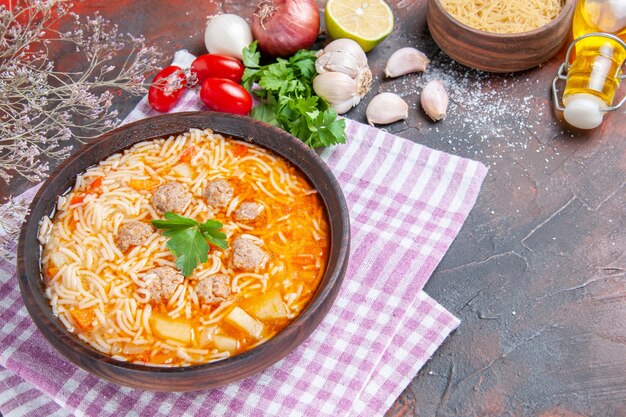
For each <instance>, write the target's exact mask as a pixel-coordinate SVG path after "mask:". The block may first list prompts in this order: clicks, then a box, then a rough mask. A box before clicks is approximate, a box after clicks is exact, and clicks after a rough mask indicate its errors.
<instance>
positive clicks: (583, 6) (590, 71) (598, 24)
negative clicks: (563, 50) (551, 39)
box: [554, 0, 626, 129]
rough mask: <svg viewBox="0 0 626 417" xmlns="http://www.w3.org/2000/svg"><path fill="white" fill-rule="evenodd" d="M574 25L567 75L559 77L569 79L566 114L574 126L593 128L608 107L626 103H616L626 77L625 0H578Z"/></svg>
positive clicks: (566, 118) (565, 97)
mask: <svg viewBox="0 0 626 417" xmlns="http://www.w3.org/2000/svg"><path fill="white" fill-rule="evenodd" d="M572 28H573V34H574V42H573V43H572V45H571V46H570V50H569V51H568V56H567V57H566V61H565V63H564V64H565V66H566V68H565V71H564V72H565V73H566V74H564V75H565V77H562V76H561V77H560V78H566V80H567V83H566V86H565V91H564V93H563V104H564V108H563V109H562V110H563V111H564V114H563V115H564V117H565V120H566V121H567V122H568V123H569V124H571V125H572V126H575V127H578V128H581V129H593V128H595V127H598V126H599V125H600V124H601V123H602V119H603V117H604V114H605V113H606V112H607V111H611V110H615V109H616V108H619V106H621V105H622V104H623V103H624V101H623V100H622V102H620V103H619V104H618V105H617V106H613V100H614V99H615V96H616V93H617V90H618V87H619V83H620V80H621V79H623V78H624V75H623V74H622V65H623V64H624V61H625V60H626V0H579V1H578V4H577V5H576V10H575V12H574V21H573V24H572ZM574 53H575V58H574V60H573V61H571V60H570V54H572V55H573V54H574ZM570 62H571V64H570ZM562 69H563V67H562ZM560 72H561V71H560ZM555 85H556V84H554V86H555ZM557 103H558V101H557Z"/></svg>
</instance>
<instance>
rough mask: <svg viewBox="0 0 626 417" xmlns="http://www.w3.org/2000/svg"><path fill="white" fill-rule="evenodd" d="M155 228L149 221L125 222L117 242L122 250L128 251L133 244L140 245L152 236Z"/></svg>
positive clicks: (116, 239)
mask: <svg viewBox="0 0 626 417" xmlns="http://www.w3.org/2000/svg"><path fill="white" fill-rule="evenodd" d="M152 232H154V228H153V227H152V226H151V225H149V224H148V223H144V222H140V221H132V222H128V223H126V224H123V225H122V226H121V227H120V229H119V231H118V232H117V237H116V238H115V243H117V247H118V248H120V250H121V251H122V252H126V251H127V250H128V249H129V248H130V247H132V246H139V245H141V244H142V243H143V242H145V241H146V239H148V237H150V235H151V234H152Z"/></svg>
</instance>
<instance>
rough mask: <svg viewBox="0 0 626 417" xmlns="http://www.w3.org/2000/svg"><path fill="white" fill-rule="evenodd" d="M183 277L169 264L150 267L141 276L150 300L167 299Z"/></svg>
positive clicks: (181, 281)
mask: <svg viewBox="0 0 626 417" xmlns="http://www.w3.org/2000/svg"><path fill="white" fill-rule="evenodd" d="M183 279H184V277H183V276H182V274H181V273H180V272H178V271H177V270H175V269H174V268H172V267H171V266H160V267H158V268H154V269H151V270H150V271H148V272H146V274H145V275H144V276H143V280H144V281H145V283H146V288H148V291H150V299H151V300H152V301H168V300H169V299H170V298H171V297H172V295H174V291H176V287H177V286H178V285H179V284H182V283H183Z"/></svg>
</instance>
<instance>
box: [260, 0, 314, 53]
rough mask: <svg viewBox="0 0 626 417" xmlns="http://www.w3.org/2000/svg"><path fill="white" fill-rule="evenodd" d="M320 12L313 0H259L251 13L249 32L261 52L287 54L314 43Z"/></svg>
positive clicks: (306, 47)
mask: <svg viewBox="0 0 626 417" xmlns="http://www.w3.org/2000/svg"><path fill="white" fill-rule="evenodd" d="M319 31H320V14H319V10H318V9H317V3H316V2H315V0H262V1H261V2H260V3H259V5H258V6H257V8H256V10H255V12H254V15H253V16H252V34H253V35H254V38H255V39H256V40H258V41H259V47H260V48H261V51H263V53H265V54H267V55H270V56H273V57H283V58H284V57H288V56H291V55H293V54H295V53H296V52H297V51H298V50H300V49H308V48H310V47H311V45H313V43H315V40H316V39H317V35H318V33H319Z"/></svg>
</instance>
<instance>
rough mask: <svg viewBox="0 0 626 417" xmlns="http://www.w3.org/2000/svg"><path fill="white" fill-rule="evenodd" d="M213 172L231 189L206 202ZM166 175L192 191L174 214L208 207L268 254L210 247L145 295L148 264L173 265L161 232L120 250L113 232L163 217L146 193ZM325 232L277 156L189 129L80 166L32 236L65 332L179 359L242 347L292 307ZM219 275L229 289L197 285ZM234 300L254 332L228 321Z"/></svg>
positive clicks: (320, 260)
mask: <svg viewBox="0 0 626 417" xmlns="http://www.w3.org/2000/svg"><path fill="white" fill-rule="evenodd" d="M190 150H191V151H190ZM190 154H191V155H190ZM181 155H190V156H189V157H187V159H185V160H183V157H182V156H181ZM220 179H226V180H227V181H228V182H229V184H230V185H231V186H232V188H233V190H234V194H233V196H232V198H231V199H230V200H229V201H228V204H227V205H226V206H224V207H223V208H216V207H213V206H211V205H210V204H208V203H207V200H205V197H204V192H205V189H206V187H207V184H209V182H210V181H215V180H220ZM168 181H175V182H176V183H178V184H181V185H182V186H183V187H185V189H186V190H187V191H188V192H189V193H190V195H191V201H190V202H189V204H188V205H187V206H186V207H185V208H184V210H183V209H181V212H180V214H181V215H183V216H187V217H191V218H194V219H196V220H197V221H199V222H204V221H206V220H208V219H215V220H217V221H219V222H221V223H222V224H223V229H222V230H223V231H224V233H226V235H227V240H228V242H229V246H232V243H233V241H234V240H235V239H236V238H241V239H245V240H246V241H248V242H252V243H253V244H254V245H257V246H258V247H260V248H262V249H263V250H264V251H265V252H266V253H267V257H266V258H265V259H264V260H263V261H261V262H259V264H258V265H257V266H256V269H254V270H246V269H240V268H236V267H235V266H234V264H233V263H232V251H234V249H231V248H229V249H228V250H224V251H223V250H218V249H212V250H211V252H210V253H209V255H208V258H209V259H208V261H207V262H206V263H204V264H200V265H198V267H197V268H196V269H195V270H194V272H193V273H192V274H191V276H189V277H187V278H185V279H184V280H183V281H181V282H180V283H178V284H176V286H175V288H174V290H173V291H172V292H171V293H170V294H169V296H168V297H167V298H166V299H159V298H158V296H156V297H157V298H155V296H153V295H152V294H153V293H152V291H153V288H154V286H155V285H156V284H155V282H156V281H155V280H157V279H159V278H158V276H157V275H156V274H155V273H152V272H151V271H152V270H155V268H157V267H163V266H165V267H169V268H174V269H177V267H176V259H175V257H174V255H173V254H172V252H171V251H170V250H169V249H168V248H167V247H166V243H167V240H168V238H167V237H166V236H164V235H163V234H162V233H161V232H158V231H155V230H152V231H151V232H149V235H148V236H146V238H145V239H144V240H143V241H142V243H141V244H136V245H134V246H131V247H130V248H129V249H127V250H123V249H122V247H121V246H118V245H119V242H118V241H117V240H116V239H117V238H118V237H119V234H120V230H121V229H122V228H124V227H126V226H128V225H130V224H132V223H138V222H140V223H143V224H150V223H149V221H150V220H153V219H160V218H162V216H161V215H160V214H159V213H158V212H157V211H156V210H155V208H154V207H153V206H152V203H151V198H152V196H153V194H154V192H155V190H156V189H157V188H158V187H161V186H163V185H164V184H166V183H167V182H168ZM94 184H97V186H94ZM246 202H247V203H248V204H249V202H255V203H256V204H260V205H261V206H262V207H263V210H262V211H260V212H259V213H260V214H259V215H258V216H259V217H258V218H255V219H254V220H242V219H240V218H237V216H238V214H237V213H238V210H239V209H240V208H241V207H242V206H243V204H244V203H246ZM328 236H329V227H328V222H327V218H326V214H325V210H324V208H323V205H322V202H321V199H320V198H319V197H318V195H317V193H316V190H314V189H311V186H310V184H309V183H308V182H307V180H306V179H305V178H304V177H303V176H302V174H301V173H300V172H299V171H298V170H297V169H295V168H294V167H293V166H291V165H290V164H289V163H288V162H287V161H285V160H283V159H282V158H280V157H276V156H275V155H272V154H271V153H270V152H268V151H266V150H265V149H263V148H259V147H257V146H255V145H252V144H249V143H245V142H240V141H236V140H232V139H230V138H226V137H223V136H221V135H217V134H214V133H213V132H211V131H209V130H198V129H192V130H190V131H189V132H187V133H184V134H181V135H177V136H170V137H168V138H165V139H157V140H153V141H147V142H142V143H138V144H136V145H134V146H133V147H132V148H130V149H128V150H126V151H124V152H122V153H118V154H115V155H112V156H111V157H109V158H107V159H106V160H104V161H102V162H101V163H100V164H99V165H97V166H95V167H92V168H89V169H88V170H87V171H86V172H84V173H83V174H81V175H78V176H77V178H76V185H75V186H74V187H73V188H72V189H71V191H70V192H69V193H68V194H67V195H64V196H60V197H59V198H58V202H57V212H56V214H55V216H54V218H53V219H49V218H47V217H45V218H44V219H43V220H42V222H41V225H40V230H39V235H38V238H39V240H40V243H42V245H43V250H42V258H41V262H42V271H43V274H42V275H43V279H44V284H45V285H46V295H47V296H48V298H49V300H50V305H51V307H52V311H53V313H54V314H55V315H57V316H58V317H59V320H60V321H61V322H62V323H63V324H64V325H65V327H66V328H67V329H68V330H69V331H70V332H74V333H76V334H77V335H78V337H79V338H80V339H81V340H83V341H84V342H86V343H88V344H89V345H91V346H92V347H94V348H95V349H97V350H99V351H101V352H104V353H106V354H109V355H110V356H111V357H114V358H116V359H119V360H122V361H127V362H133V363H138V364H147V365H152V366H186V365H193V364H200V363H208V362H213V361H216V360H221V359H224V358H227V357H230V356H232V355H234V354H238V353H241V352H243V351H245V350H247V349H251V348H253V347H254V346H257V345H259V344H261V343H263V342H265V341H266V340H268V339H270V338H271V337H272V336H274V335H275V334H277V333H279V332H280V331H281V330H282V329H283V328H284V327H285V326H287V325H288V323H289V322H290V321H291V320H293V319H294V318H295V317H297V316H298V314H300V312H301V311H302V310H303V309H304V307H305V306H306V305H307V304H308V302H309V301H310V299H311V297H312V296H313V294H314V293H315V290H316V288H317V285H318V283H319V282H320V280H321V278H322V277H323V275H324V271H325V267H326V259H327V256H328V250H329V245H328ZM219 275H222V276H226V277H228V289H229V295H228V296H227V298H225V299H224V300H223V301H221V302H218V304H206V303H205V299H204V298H202V295H199V294H200V293H199V292H198V290H197V287H198V286H199V285H200V283H201V282H205V280H211V279H214V277H216V276H219ZM239 310H241V311H243V312H244V314H248V315H249V316H250V317H252V318H253V320H255V321H257V322H258V323H260V324H259V325H260V326H262V327H261V328H262V332H261V333H259V334H257V335H256V336H253V335H252V334H248V333H246V332H245V331H243V330H242V329H240V328H237V326H236V325H233V324H232V323H233V322H232V320H233V319H232V318H231V316H232V315H233V314H234V313H236V312H238V311H239ZM235 323H236V322H235Z"/></svg>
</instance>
